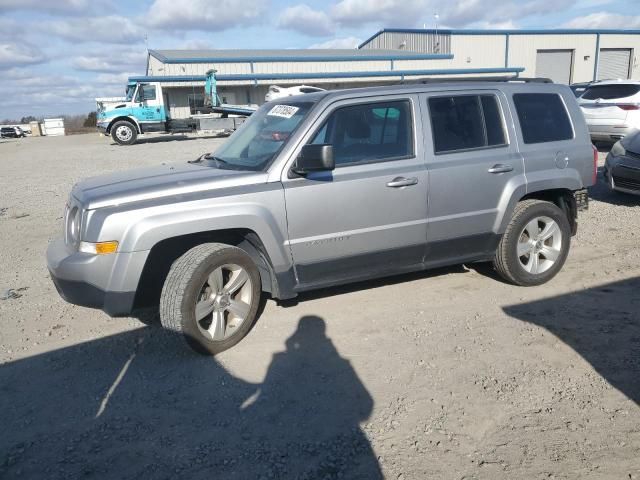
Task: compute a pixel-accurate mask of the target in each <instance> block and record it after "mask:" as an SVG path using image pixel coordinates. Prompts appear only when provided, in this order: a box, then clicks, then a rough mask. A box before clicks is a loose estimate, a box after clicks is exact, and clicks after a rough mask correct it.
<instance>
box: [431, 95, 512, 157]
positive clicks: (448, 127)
mask: <svg viewBox="0 0 640 480" xmlns="http://www.w3.org/2000/svg"><path fill="white" fill-rule="evenodd" d="M429 114H430V117H431V128H432V130H433V140H434V149H435V152H436V153H442V152H451V151H455V150H468V149H473V148H486V147H492V146H498V145H504V144H505V143H506V141H505V134H504V128H503V124H502V115H501V113H500V107H499V105H498V100H497V98H496V97H495V96H494V95H457V96H450V97H432V98H430V99H429Z"/></svg>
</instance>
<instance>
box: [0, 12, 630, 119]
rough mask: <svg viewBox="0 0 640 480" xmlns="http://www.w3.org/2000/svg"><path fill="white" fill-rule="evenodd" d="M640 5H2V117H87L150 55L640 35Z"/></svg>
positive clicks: (140, 68) (140, 71) (140, 70)
mask: <svg viewBox="0 0 640 480" xmlns="http://www.w3.org/2000/svg"><path fill="white" fill-rule="evenodd" d="M638 1H639V0H503V1H501V2H500V4H499V5H500V6H499V7H498V8H496V3H497V2H496V1H495V0H458V1H456V0H449V1H446V2H444V1H437V0H309V1H306V2H304V3H298V2H297V1H296V0H291V1H283V0H189V1H180V0H136V1H131V0H101V1H95V0H0V79H1V80H0V119H4V118H15V119H19V118H21V117H23V116H27V115H34V116H41V115H59V114H76V113H87V112H89V111H91V110H93V109H94V108H95V102H94V98H95V97H108V96H121V95H122V94H123V92H124V88H125V85H126V80H127V78H128V77H129V76H132V75H142V74H144V73H145V68H146V58H147V53H146V52H147V48H149V49H163V48H165V49H181V48H183V49H198V48H224V49H227V48H355V47H356V46H357V45H358V44H359V43H360V42H361V41H363V40H365V39H367V38H368V37H370V36H371V35H372V34H374V33H375V32H376V31H378V30H380V29H382V28H422V27H424V26H426V27H427V28H433V27H434V26H435V24H436V22H437V23H438V26H439V27H450V28H559V27H568V28H640V8H638ZM436 16H437V19H436Z"/></svg>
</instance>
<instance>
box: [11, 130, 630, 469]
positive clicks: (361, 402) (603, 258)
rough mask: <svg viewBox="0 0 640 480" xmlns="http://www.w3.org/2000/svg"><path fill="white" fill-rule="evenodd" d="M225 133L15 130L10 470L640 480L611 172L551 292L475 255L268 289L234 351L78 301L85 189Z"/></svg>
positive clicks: (620, 213) (625, 203) (193, 151)
mask: <svg viewBox="0 0 640 480" xmlns="http://www.w3.org/2000/svg"><path fill="white" fill-rule="evenodd" d="M219 141H220V140H215V139H202V138H189V137H188V138H182V139H180V138H179V137H177V138H176V137H173V138H172V137H169V138H167V137H158V138H153V139H151V140H149V141H146V142H144V143H140V144H137V145H135V146H132V147H127V148H124V147H118V146H115V145H112V144H111V142H110V141H109V140H108V139H106V138H101V137H98V136H97V135H81V136H72V137H58V138H27V139H24V140H19V141H14V140H11V141H3V142H2V143H0V172H1V173H0V245H1V247H2V248H0V265H1V266H2V268H1V269H0V431H1V432H2V433H1V434H0V478H60V479H74V478H118V479H127V478H136V479H140V478H145V479H146V478H189V479H195V478H208V479H210V478H222V479H227V478H229V479H235V478H238V479H245V478H246V479H254V478H273V479H276V478H277V479H280V478H308V479H316V478H318V479H325V478H327V479H334V478H344V479H357V478H362V479H374V478H381V477H384V478H388V479H393V480H397V479H426V478H447V479H449V478H450V479H491V480H493V479H516V478H518V479H525V478H526V479H543V478H544V479H548V478H554V479H596V478H597V479H603V478H604V479H609V478H611V479H626V480H629V479H632V480H638V479H640V407H639V405H640V314H639V312H640V294H638V291H639V287H640V249H639V248H638V245H639V240H640V198H634V197H626V196H621V195H614V194H611V193H609V192H608V191H607V190H606V188H604V187H603V186H602V184H598V185H597V186H596V187H594V188H593V189H592V191H591V197H592V202H591V208H590V210H589V211H588V212H587V213H586V214H583V215H582V216H581V218H580V227H579V233H578V235H577V237H575V238H574V239H573V244H572V249H571V253H570V255H569V259H568V261H567V264H566V265H565V267H564V269H563V271H562V272H561V273H560V274H559V275H558V276H557V277H556V278H555V279H554V280H552V281H551V282H550V283H548V284H546V285H543V286H541V287H536V288H526V289H525V288H518V287H513V286H510V285H506V284H504V283H502V282H501V281H499V280H498V279H496V278H495V276H494V275H493V274H492V272H491V270H490V269H489V268H486V267H484V266H477V265H472V266H470V267H463V266H458V267H452V268H447V269H440V270H436V271H431V272H425V273H420V274H413V275H404V276H399V277H394V278H391V279H386V280H380V281H373V282H366V283H359V284H356V285H350V286H348V287H343V288H335V289H329V290H323V291H320V292H316V293H313V294H306V295H304V296H303V297H302V298H301V299H300V301H299V302H298V303H297V304H295V305H288V306H279V305H276V304H275V303H274V302H271V301H269V302H267V305H266V308H265V311H264V314H263V316H262V317H261V318H260V320H259V321H258V323H257V325H256V327H255V328H254V329H253V331H252V332H251V333H250V334H249V336H248V337H247V338H246V339H245V340H243V341H242V342H241V343H240V344H239V345H238V346H236V347H235V348H234V349H232V350H231V351H228V352H225V353H224V354H222V355H219V356H218V357H216V358H215V359H212V358H205V357H199V356H196V355H194V354H192V353H191V352H189V351H188V350H186V349H185V348H183V346H182V341H181V340H180V339H176V338H174V337H171V336H169V335H168V334H166V333H164V332H162V330H160V329H159V328H158V327H157V325H155V324H153V323H152V322H148V323H151V324H150V325H147V324H144V323H141V322H140V321H139V320H136V319H132V318H131V319H110V318H108V317H107V316H106V315H105V314H103V313H101V312H99V311H95V310H90V309H85V308H81V307H76V306H73V305H68V304H66V303H64V302H63V301H62V300H61V299H60V298H59V297H58V295H57V293H56V291H55V289H54V287H53V285H52V283H51V281H50V279H49V278H48V273H47V270H46V267H45V261H44V250H45V248H46V245H47V242H48V241H49V240H50V239H52V238H54V237H55V236H57V235H59V234H60V232H61V214H62V211H63V207H64V203H65V200H66V198H67V195H68V192H69V190H70V188H71V186H72V185H73V183H74V182H76V181H78V180H79V179H80V178H82V177H86V176H90V175H95V174H99V173H103V172H108V171H114V170H122V169H126V168H131V167H134V166H139V165H153V164H158V163H161V162H169V161H186V160H189V159H192V158H195V157H196V155H198V154H200V153H203V152H205V151H210V150H212V149H213V148H214V146H215V145H216V144H217V143H219ZM9 289H10V290H9ZM7 290H9V291H7Z"/></svg>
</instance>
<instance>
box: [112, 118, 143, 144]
mask: <svg viewBox="0 0 640 480" xmlns="http://www.w3.org/2000/svg"><path fill="white" fill-rule="evenodd" d="M111 138H112V139H113V141H114V142H116V143H117V144H118V145H133V144H134V143H136V140H137V139H138V130H137V129H136V126H135V125H134V124H133V123H131V122H127V121H126V120H120V121H119V122H116V123H114V124H113V125H112V126H111Z"/></svg>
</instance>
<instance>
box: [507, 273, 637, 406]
mask: <svg viewBox="0 0 640 480" xmlns="http://www.w3.org/2000/svg"><path fill="white" fill-rule="evenodd" d="M639 291H640V277H636V278H631V279H628V280H622V281H619V282H614V283H609V284H604V285H601V286H598V287H594V288H589V289H587V290H581V291H577V292H572V293H568V294H565V295H560V296H557V297H552V298H547V299H544V300H538V301H535V302H529V303H523V304H520V305H511V306H508V307H505V308H504V311H505V313H507V314H508V315H510V316H512V317H514V318H517V319H519V320H522V321H525V322H529V323H532V324H535V325H539V326H540V327H543V328H545V329H547V330H549V331H550V332H551V333H553V334H554V335H555V336H556V337H558V338H559V339H560V340H562V341H563V342H565V343H566V344H567V345H569V346H570V347H571V348H573V349H574V350H575V351H576V352H577V353H578V354H580V355H581V356H582V357H583V358H584V359H585V360H586V361H587V362H589V363H590V364H591V365H592V366H593V368H594V369H595V370H596V371H597V372H598V373H599V374H600V375H602V377H603V378H604V379H605V380H606V381H607V382H609V384H611V385H612V386H613V387H615V388H617V389H618V390H619V391H620V392H622V393H623V394H624V395H626V396H627V397H628V398H629V399H630V400H632V401H633V402H635V403H636V404H639V405H640V381H639V380H638V379H640V294H639V293H638V292H639Z"/></svg>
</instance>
